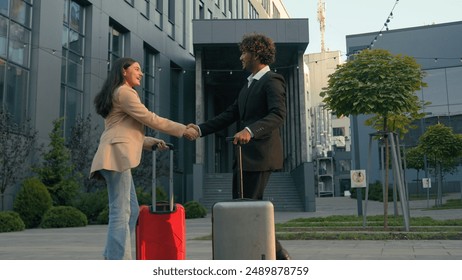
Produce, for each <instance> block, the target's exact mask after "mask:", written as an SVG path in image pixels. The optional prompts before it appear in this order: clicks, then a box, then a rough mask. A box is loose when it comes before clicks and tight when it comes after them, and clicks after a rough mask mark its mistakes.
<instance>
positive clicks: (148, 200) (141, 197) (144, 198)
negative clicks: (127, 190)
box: [136, 187, 168, 205]
mask: <svg viewBox="0 0 462 280" xmlns="http://www.w3.org/2000/svg"><path fill="white" fill-rule="evenodd" d="M136 196H137V197H138V204H139V205H152V196H151V192H144V191H143V190H142V189H141V188H137V189H136ZM156 200H157V201H168V198H167V193H166V192H165V191H164V190H163V189H161V188H159V187H157V188H156Z"/></svg>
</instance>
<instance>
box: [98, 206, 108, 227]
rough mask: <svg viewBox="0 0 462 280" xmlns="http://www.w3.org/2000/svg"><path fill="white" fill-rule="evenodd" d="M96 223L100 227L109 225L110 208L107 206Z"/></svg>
mask: <svg viewBox="0 0 462 280" xmlns="http://www.w3.org/2000/svg"><path fill="white" fill-rule="evenodd" d="M96 222H97V223H98V224H100V225H107V224H108V223H109V206H108V205H106V207H104V209H103V210H102V211H101V212H100V213H99V214H98V218H96Z"/></svg>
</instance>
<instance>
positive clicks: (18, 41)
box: [0, 0, 32, 125]
mask: <svg viewBox="0 0 462 280" xmlns="http://www.w3.org/2000/svg"><path fill="white" fill-rule="evenodd" d="M31 22H32V1H30V0H28V1H27V0H26V1H24V0H10V1H5V0H0V109H1V110H6V111H8V112H9V113H10V114H11V115H12V120H13V121H14V122H15V123H17V124H19V125H20V124H23V123H24V122H25V121H26V119H27V114H28V111H27V108H28V107H27V104H28V96H29V90H28V89H29V72H30V66H29V64H30V57H29V54H30V50H31V47H30V43H31Z"/></svg>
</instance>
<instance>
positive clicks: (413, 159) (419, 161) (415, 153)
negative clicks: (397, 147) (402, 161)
mask: <svg viewBox="0 0 462 280" xmlns="http://www.w3.org/2000/svg"><path fill="white" fill-rule="evenodd" d="M406 166H407V167H408V168H410V169H415V170H417V178H416V183H417V191H418V190H419V185H418V184H419V183H418V182H419V172H420V170H424V169H425V155H424V153H423V151H422V149H420V147H418V146H417V147H412V148H409V149H407V150H406Z"/></svg>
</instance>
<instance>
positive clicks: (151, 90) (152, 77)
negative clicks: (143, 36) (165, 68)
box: [143, 47, 157, 111]
mask: <svg viewBox="0 0 462 280" xmlns="http://www.w3.org/2000/svg"><path fill="white" fill-rule="evenodd" d="M143 71H144V76H143V80H144V87H143V92H144V94H143V99H144V100H143V102H144V105H145V106H146V108H148V109H149V110H151V111H155V110H154V98H155V86H156V71H157V67H156V54H155V53H154V52H153V51H152V50H151V49H149V48H146V47H145V49H144V70H143Z"/></svg>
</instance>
